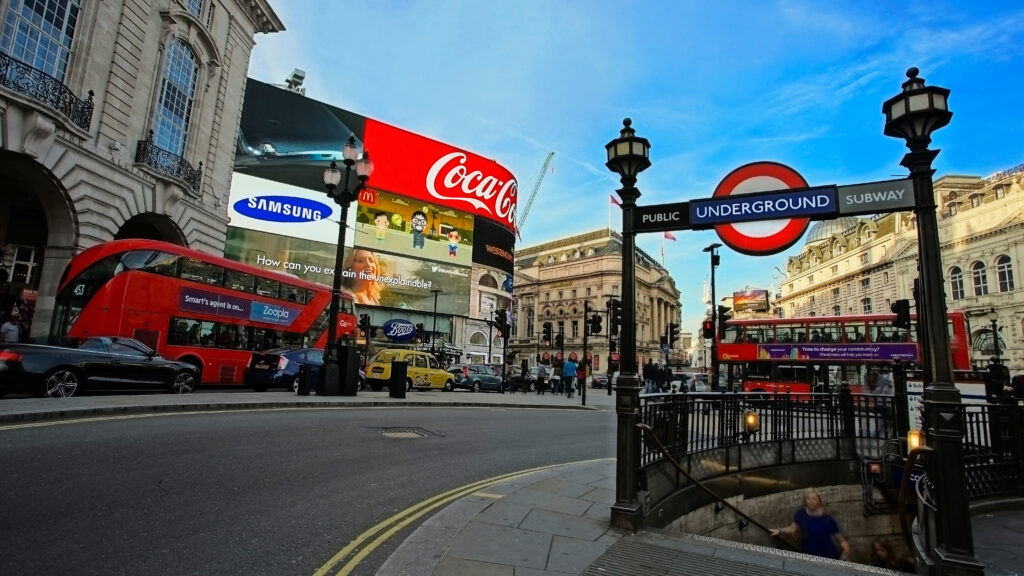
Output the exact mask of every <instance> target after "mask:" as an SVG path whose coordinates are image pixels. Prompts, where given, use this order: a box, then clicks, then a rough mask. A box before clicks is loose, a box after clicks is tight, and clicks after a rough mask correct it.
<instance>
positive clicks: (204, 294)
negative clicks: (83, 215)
mask: <svg viewBox="0 0 1024 576" xmlns="http://www.w3.org/2000/svg"><path fill="white" fill-rule="evenodd" d="M330 301H331V289H330V288H329V287H327V286H324V285H322V284H315V283H311V282H306V281H304V280H300V279H298V278H294V277H291V276H289V275H287V274H282V273H278V272H272V271H266V270H261V269H259V268H254V267H251V266H247V265H245V264H240V263H238V262H234V261H231V260H227V259H225V258H220V257H217V256H212V255H210V254H207V253H205V252H200V251H198V250H191V249H189V248H185V247H183V246H178V245H176V244H169V243H166V242H159V241H155V240H137V239H128V240H115V241H112V242H107V243H105V244H100V245H98V246H94V247H92V248H89V249H87V250H84V251H83V252H82V253H81V254H78V255H77V256H75V257H74V258H72V259H71V262H70V263H69V264H68V266H67V268H66V269H65V270H64V274H63V276H62V277H61V280H60V285H59V288H58V291H57V298H56V301H55V303H54V310H53V320H52V323H51V324H50V333H49V339H50V341H51V342H52V343H60V342H66V341H68V340H74V339H78V338H85V337H87V336H129V337H132V338H135V339H138V340H140V341H142V342H144V343H146V344H147V345H149V346H150V347H151V348H153V349H154V350H156V351H157V353H159V354H160V355H161V356H163V357H165V358H171V359H174V360H182V361H185V362H189V363H191V364H194V365H195V366H197V367H199V369H200V371H201V374H202V377H201V381H202V383H204V384H219V385H231V384H242V383H243V374H244V371H245V366H246V364H248V362H249V359H250V356H251V355H252V352H253V351H256V350H267V349H271V348H280V347H295V348H301V347H321V348H322V347H323V346H324V344H325V343H326V340H327V324H328V308H329V306H330ZM340 303H341V306H340V308H339V311H340V313H339V315H338V331H337V333H338V335H339V338H350V337H352V335H353V334H354V332H355V330H356V318H355V310H354V306H353V302H352V299H351V297H349V296H347V295H343V297H342V299H341V302H340Z"/></svg>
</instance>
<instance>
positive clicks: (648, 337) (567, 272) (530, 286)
mask: <svg viewBox="0 0 1024 576" xmlns="http://www.w3.org/2000/svg"><path fill="white" fill-rule="evenodd" d="M612 297H614V298H621V297H622V236H621V235H620V234H619V233H617V232H615V231H613V230H610V229H603V230H595V231H593V232H587V233H584V234H578V235H575V236H570V237H567V238H561V239H558V240H553V241H551V242H546V243H544V244H538V245H535V246H528V247H524V248H519V249H517V250H516V275H515V290H514V296H513V298H514V303H513V309H514V311H515V314H514V320H515V322H514V324H513V328H512V333H511V337H510V340H509V351H510V356H512V354H511V353H512V352H515V353H516V354H515V356H513V361H514V362H515V363H516V364H518V363H519V362H520V361H521V360H523V359H526V360H528V361H529V364H530V365H531V366H533V365H536V364H537V357H538V356H540V358H541V361H542V362H545V357H547V361H550V360H552V359H555V358H557V357H558V355H559V354H560V352H561V351H560V349H556V348H555V345H554V342H552V343H551V345H550V346H547V345H546V344H545V343H544V342H541V335H542V332H543V325H544V323H545V322H551V324H552V328H553V333H554V334H558V333H559V331H561V332H562V333H563V334H564V336H565V355H566V357H569V358H573V357H575V358H580V357H582V355H583V330H584V326H585V318H584V302H589V305H590V308H592V309H593V310H594V311H595V312H597V313H600V314H601V316H602V330H601V332H600V333H599V334H596V335H591V336H589V337H588V343H587V354H588V356H590V355H592V357H593V358H594V368H595V370H596V371H600V372H604V371H607V370H608V367H609V361H611V362H612V363H615V364H617V362H618V353H617V352H611V351H610V350H609V337H608V327H609V322H608V317H607V314H606V313H605V312H606V306H607V301H608V299H609V298H612ZM679 297H680V292H679V290H678V289H677V288H676V285H675V280H673V279H672V276H671V275H670V274H669V272H668V270H666V269H665V268H664V267H662V266H661V265H660V264H658V263H657V262H656V261H655V260H654V258H652V257H651V256H649V255H648V254H646V253H645V252H643V251H642V250H639V249H637V252H636V301H637V309H636V326H635V327H633V326H627V327H624V329H634V328H635V329H636V340H637V354H638V356H639V360H640V362H641V363H646V362H647V360H648V359H653V360H655V361H656V362H660V361H662V360H664V359H665V355H664V354H662V352H661V350H660V346H661V336H663V335H664V334H665V330H666V326H667V325H668V324H670V323H674V324H679V322H680V304H679ZM591 316H593V313H592V314H591ZM682 345H683V343H682V342H677V343H676V347H675V349H674V350H672V351H670V354H669V360H670V362H672V363H673V364H680V363H682V357H683V352H682V351H683V347H682Z"/></svg>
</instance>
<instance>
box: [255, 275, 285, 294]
mask: <svg viewBox="0 0 1024 576" xmlns="http://www.w3.org/2000/svg"><path fill="white" fill-rule="evenodd" d="M256 293H257V294H259V295H260V296H267V297H269V298H278V297H280V294H281V283H280V282H278V281H277V280H271V279H270V278H257V279H256Z"/></svg>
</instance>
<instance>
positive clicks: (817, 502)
mask: <svg viewBox="0 0 1024 576" xmlns="http://www.w3.org/2000/svg"><path fill="white" fill-rule="evenodd" d="M797 531H799V533H800V540H801V550H802V551H803V553H804V554H813V555H815V556H823V557H825V558H834V559H838V560H848V559H849V558H850V543H849V542H847V541H846V538H844V537H843V534H842V532H840V531H839V524H838V523H837V522H836V520H835V518H833V517H832V516H831V515H830V514H829V513H827V512H825V506H824V505H823V504H822V503H821V496H819V495H818V493H817V492H815V491H814V490H808V491H807V492H804V505H803V507H802V508H799V509H797V511H796V514H794V515H793V522H791V523H790V525H789V526H786V527H785V528H773V529H772V531H771V535H772V536H779V535H781V534H786V535H795V534H796V533H797Z"/></svg>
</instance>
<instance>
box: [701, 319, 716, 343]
mask: <svg viewBox="0 0 1024 576" xmlns="http://www.w3.org/2000/svg"><path fill="white" fill-rule="evenodd" d="M700 333H701V336H703V337H704V339H705V340H711V339H712V338H714V337H715V323H714V322H712V321H711V320H705V321H703V322H701V323H700Z"/></svg>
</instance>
